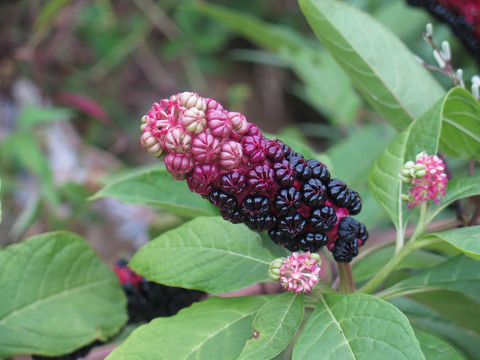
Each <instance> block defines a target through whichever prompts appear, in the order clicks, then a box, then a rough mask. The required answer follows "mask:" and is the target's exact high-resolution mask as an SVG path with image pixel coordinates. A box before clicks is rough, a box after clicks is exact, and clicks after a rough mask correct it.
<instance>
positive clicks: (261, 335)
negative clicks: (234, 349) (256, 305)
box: [239, 292, 304, 360]
mask: <svg viewBox="0 0 480 360" xmlns="http://www.w3.org/2000/svg"><path fill="white" fill-rule="evenodd" d="M303 298H304V297H303V295H297V294H292V293H290V292H287V293H284V294H282V295H279V296H277V297H275V298H273V299H272V300H270V301H269V302H268V303H266V304H265V305H263V306H262V308H261V309H260V310H259V311H258V312H257V315H256V316H255V321H254V324H253V330H254V334H255V335H254V336H253V337H251V338H250V339H249V340H248V341H247V344H246V345H245V348H244V349H243V351H242V353H241V354H240V356H239V359H250V360H256V359H271V358H272V357H274V356H276V355H278V354H279V353H280V352H282V350H283V349H285V348H286V347H287V345H288V344H289V343H290V341H292V339H293V337H294V335H295V333H296V332H297V330H298V327H299V326H300V324H301V322H302V318H303V311H304V307H303Z"/></svg>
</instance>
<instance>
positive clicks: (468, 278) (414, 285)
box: [379, 255, 480, 299]
mask: <svg viewBox="0 0 480 360" xmlns="http://www.w3.org/2000/svg"><path fill="white" fill-rule="evenodd" d="M479 269H480V266H479V264H478V262H476V261H475V260H472V259H471V258H469V257H467V256H462V255H460V256H457V257H454V258H452V259H450V260H448V261H445V262H444V263H441V264H440V265H438V266H435V267H433V268H429V269H428V270H425V271H423V272H422V273H420V274H417V275H414V276H412V277H410V278H408V279H406V280H403V281H400V282H398V283H396V284H395V285H393V286H392V287H390V288H388V289H386V290H384V291H382V292H381V295H380V294H379V296H381V297H382V298H384V299H390V298H393V297H396V296H400V295H406V294H415V293H419V292H425V291H431V290H438V289H446V290H453V291H459V292H463V293H465V294H468V295H474V296H480V286H478V284H479V281H480V271H479Z"/></svg>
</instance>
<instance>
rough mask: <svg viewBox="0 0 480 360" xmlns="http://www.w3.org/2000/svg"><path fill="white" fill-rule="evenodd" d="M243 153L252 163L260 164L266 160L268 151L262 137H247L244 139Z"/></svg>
mask: <svg viewBox="0 0 480 360" xmlns="http://www.w3.org/2000/svg"><path fill="white" fill-rule="evenodd" d="M242 146H243V153H244V154H245V155H247V156H248V158H249V160H250V162H252V163H259V162H262V161H263V160H265V158H266V151H265V144H264V141H263V137H262V135H253V136H245V137H244V138H243V139H242Z"/></svg>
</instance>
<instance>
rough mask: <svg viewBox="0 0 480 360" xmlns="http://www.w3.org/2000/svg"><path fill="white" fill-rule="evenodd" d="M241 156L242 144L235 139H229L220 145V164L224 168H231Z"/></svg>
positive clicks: (237, 162)
mask: <svg viewBox="0 0 480 360" xmlns="http://www.w3.org/2000/svg"><path fill="white" fill-rule="evenodd" d="M242 156H243V151H242V145H240V143H238V142H236V141H232V140H229V141H227V142H225V144H223V145H222V150H221V152H220V165H222V166H223V167H224V168H226V169H233V168H234V167H236V166H237V165H238V164H239V163H240V161H241V160H242Z"/></svg>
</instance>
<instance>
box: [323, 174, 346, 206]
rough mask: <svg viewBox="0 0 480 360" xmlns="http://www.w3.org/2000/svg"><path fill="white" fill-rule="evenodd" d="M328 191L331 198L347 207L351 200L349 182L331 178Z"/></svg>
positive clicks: (339, 204)
mask: <svg viewBox="0 0 480 360" xmlns="http://www.w3.org/2000/svg"><path fill="white" fill-rule="evenodd" d="M327 191H328V194H329V195H330V199H331V200H332V201H333V203H334V204H335V205H337V206H338V207H346V206H347V205H348V203H349V201H350V200H351V197H350V193H349V192H348V188H347V184H345V183H344V182H343V181H341V180H339V179H331V180H330V181H329V182H328V185H327Z"/></svg>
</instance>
